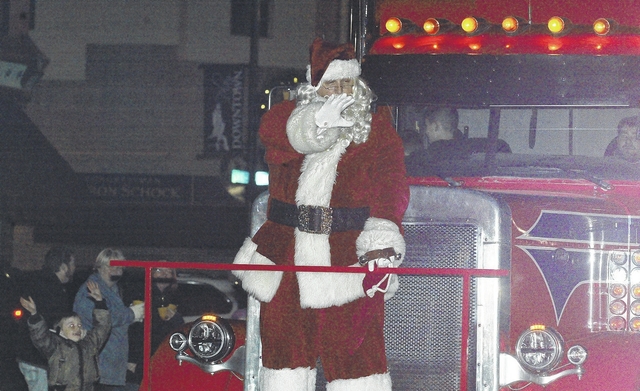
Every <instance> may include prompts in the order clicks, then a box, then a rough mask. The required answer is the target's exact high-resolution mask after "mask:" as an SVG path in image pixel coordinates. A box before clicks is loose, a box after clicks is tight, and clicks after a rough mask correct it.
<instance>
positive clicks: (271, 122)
mask: <svg viewBox="0 0 640 391" xmlns="http://www.w3.org/2000/svg"><path fill="white" fill-rule="evenodd" d="M295 107H296V103H295V102H294V101H285V102H282V103H279V104H277V105H275V106H273V107H272V108H271V110H269V111H267V112H266V113H264V115H263V116H262V119H261V121H260V130H259V134H260V140H261V141H262V144H263V145H264V147H265V149H266V154H265V161H266V162H267V164H283V163H286V162H288V161H291V160H294V159H299V158H300V156H301V155H300V153H298V152H296V150H295V149H293V147H292V146H291V144H290V143H289V139H288V138H287V120H288V119H289V116H290V115H291V112H292V111H293V109H295Z"/></svg>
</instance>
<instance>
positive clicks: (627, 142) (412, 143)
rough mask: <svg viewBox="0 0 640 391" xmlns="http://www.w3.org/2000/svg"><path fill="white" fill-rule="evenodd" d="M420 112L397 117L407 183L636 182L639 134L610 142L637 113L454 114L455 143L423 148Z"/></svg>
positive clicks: (411, 109) (407, 110) (503, 110)
mask: <svg viewBox="0 0 640 391" xmlns="http://www.w3.org/2000/svg"><path fill="white" fill-rule="evenodd" d="M425 110H429V108H428V107H423V106H401V107H399V108H398V110H397V113H398V117H397V125H398V132H399V133H400V135H401V137H402V138H403V141H404V144H405V154H406V155H407V160H406V162H407V170H408V172H409V174H410V175H412V176H430V175H438V176H476V175H478V176H484V175H500V176H520V177H522V176H524V177H527V176H530V177H556V178H557V177H560V178H562V177H571V178H574V177H582V178H585V177H586V178H592V179H593V180H598V179H602V180H607V179H620V180H638V179H640V141H638V140H637V139H638V138H639V137H640V134H639V133H638V132H637V131H636V129H634V132H633V139H629V137H628V134H626V133H625V135H624V136H621V138H624V140H620V142H618V140H617V139H618V125H619V124H620V123H621V121H627V122H628V121H633V117H635V116H638V115H639V114H640V110H639V109H637V108H604V107H596V108H594V107H572V108H566V107H561V108H555V107H554V108H549V107H515V108H514V107H508V108H507V107H498V108H495V107H494V108H478V109H469V108H458V109H457V110H456V111H457V113H458V117H459V120H458V126H457V128H458V130H459V131H460V132H459V133H458V134H459V136H458V137H456V138H455V139H453V140H448V141H445V142H442V141H436V142H429V139H428V137H427V136H426V134H425V133H427V132H426V130H425V128H426V124H425V120H424V115H425V114H424V113H425ZM492 113H493V114H492ZM623 123H624V122H623ZM634 126H636V125H634ZM632 127H633V126H632ZM636 128H637V126H636ZM623 144H624V146H623ZM634 148H638V154H637V157H636V156H634V153H633V150H634ZM622 149H626V150H625V151H622Z"/></svg>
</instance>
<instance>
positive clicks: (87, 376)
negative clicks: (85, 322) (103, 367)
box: [20, 281, 111, 391]
mask: <svg viewBox="0 0 640 391" xmlns="http://www.w3.org/2000/svg"><path fill="white" fill-rule="evenodd" d="M87 290H88V291H89V295H90V296H91V298H92V299H93V300H94V301H95V302H96V305H95V309H94V310H93V329H91V331H89V332H87V331H86V330H84V329H83V328H82V321H81V320H80V317H79V316H78V315H76V314H70V316H66V317H63V318H62V319H61V320H60V322H59V323H58V324H57V327H56V328H59V332H58V334H55V333H53V332H51V331H50V330H48V329H47V325H46V323H45V321H44V318H43V317H42V316H41V315H39V314H38V313H37V311H36V304H35V303H34V301H33V299H32V298H31V297H29V299H28V300H27V299H24V298H20V303H21V304H22V306H23V307H24V308H25V309H26V310H27V311H29V312H30V313H31V316H30V317H29V321H28V322H27V324H28V325H29V332H30V334H31V340H32V341H33V344H34V345H35V346H36V347H37V348H38V350H40V352H41V353H42V354H43V355H44V356H45V357H46V358H47V360H48V362H49V376H48V383H49V390H55V391H93V389H94V384H95V382H96V381H97V380H98V378H99V373H98V365H97V357H98V353H99V352H100V349H101V348H102V345H104V343H105V341H106V340H107V338H108V337H109V332H110V330H111V316H110V314H109V311H108V310H107V305H106V303H105V302H104V301H103V300H102V293H101V292H100V288H99V287H98V284H96V283H95V282H92V281H90V282H89V283H87Z"/></svg>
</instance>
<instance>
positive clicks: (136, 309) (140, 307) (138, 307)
mask: <svg viewBox="0 0 640 391" xmlns="http://www.w3.org/2000/svg"><path fill="white" fill-rule="evenodd" d="M129 308H131V311H133V317H134V322H142V321H143V320H144V303H140V304H133V305H131V306H130V307H129Z"/></svg>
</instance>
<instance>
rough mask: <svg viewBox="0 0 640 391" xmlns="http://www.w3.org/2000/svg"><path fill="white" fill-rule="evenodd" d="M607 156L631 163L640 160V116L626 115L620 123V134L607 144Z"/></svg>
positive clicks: (605, 153)
mask: <svg viewBox="0 0 640 391" xmlns="http://www.w3.org/2000/svg"><path fill="white" fill-rule="evenodd" d="M604 155H605V156H614V157H616V158H619V159H622V160H626V161H628V162H631V163H639V162H640V117H638V116H633V117H626V118H623V119H622V120H620V122H619V123H618V135H617V136H616V138H614V139H613V140H612V141H611V142H610V143H609V145H608V146H607V149H606V151H605V152H604Z"/></svg>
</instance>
